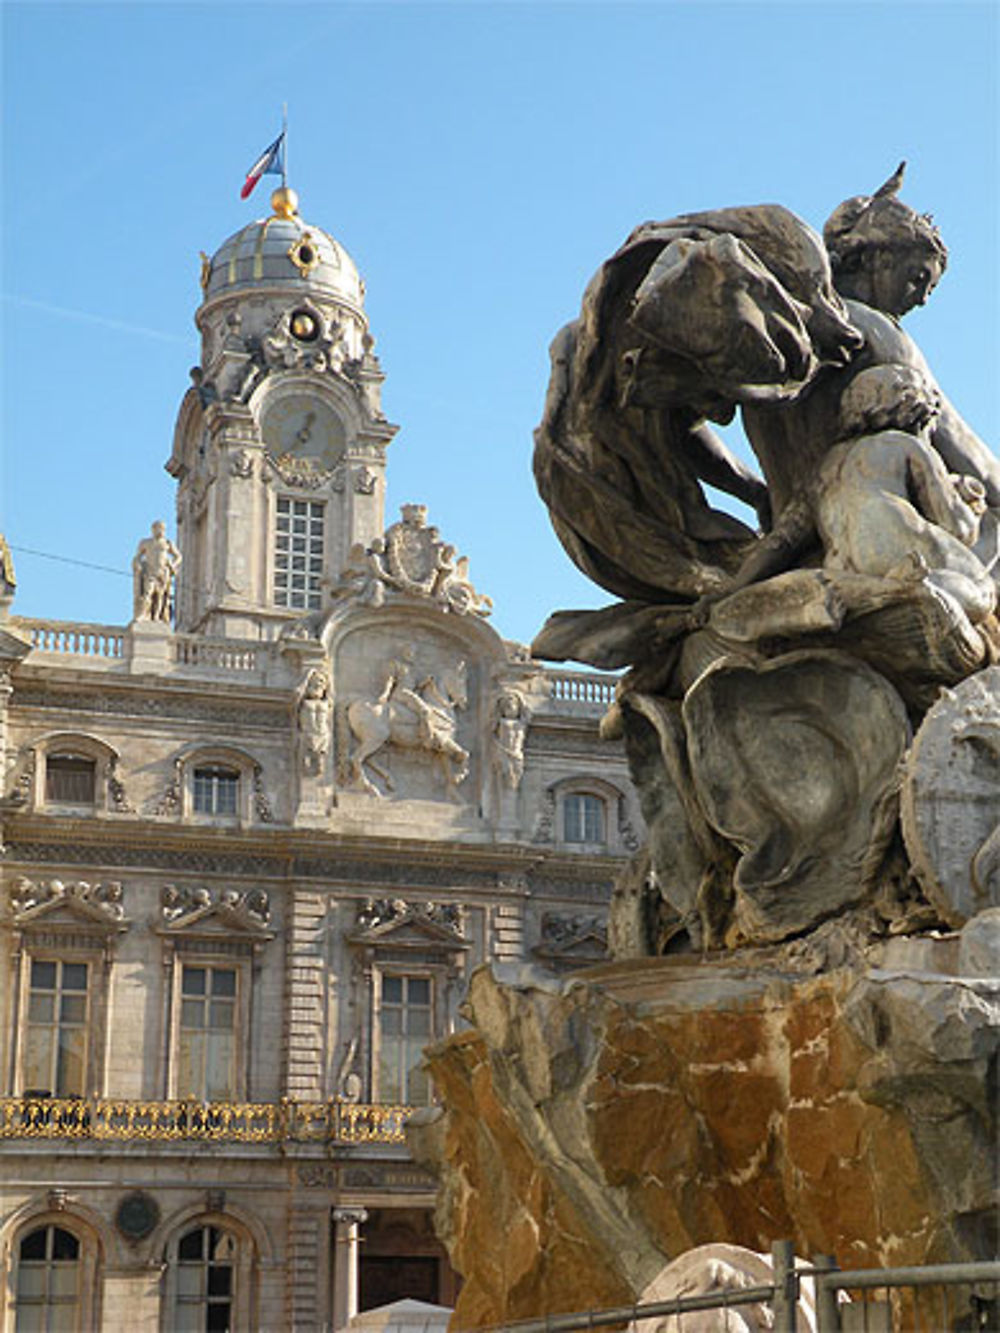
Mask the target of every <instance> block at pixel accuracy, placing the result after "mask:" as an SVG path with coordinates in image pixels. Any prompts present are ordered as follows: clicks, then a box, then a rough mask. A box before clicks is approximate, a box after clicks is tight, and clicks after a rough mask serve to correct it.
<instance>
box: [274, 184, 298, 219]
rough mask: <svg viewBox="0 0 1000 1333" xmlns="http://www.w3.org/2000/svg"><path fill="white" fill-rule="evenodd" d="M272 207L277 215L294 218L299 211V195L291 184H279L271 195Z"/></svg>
mask: <svg viewBox="0 0 1000 1333" xmlns="http://www.w3.org/2000/svg"><path fill="white" fill-rule="evenodd" d="M271 207H272V208H273V209H274V213H275V216H276V217H279V218H293V217H295V215H296V213H298V211H299V196H298V195H297V194H296V193H295V191H294V190H293V189H292V188H291V187H290V186H288V185H282V186H279V188H278V189H277V190H275V191H274V193H273V194H272V195H271Z"/></svg>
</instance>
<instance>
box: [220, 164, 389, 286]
mask: <svg viewBox="0 0 1000 1333" xmlns="http://www.w3.org/2000/svg"><path fill="white" fill-rule="evenodd" d="M271 203H272V205H273V207H274V213H272V215H271V216H270V217H268V218H261V219H258V220H257V221H256V222H250V223H248V224H247V226H245V227H243V228H242V229H241V230H240V231H238V232H236V233H235V234H234V235H232V236H230V237H229V239H228V240H227V241H223V243H222V245H220V246H219V248H218V250H217V251H216V252H215V254H214V255H213V256H212V258H211V259H210V260H206V261H205V267H204V271H203V274H202V288H203V290H204V293H205V301H206V302H207V301H211V300H213V298H215V297H217V296H224V295H227V294H228V293H229V292H238V291H246V290H248V289H250V288H254V287H273V286H281V287H286V286H287V287H290V288H293V289H294V288H299V289H301V291H302V292H303V294H306V293H314V294H315V295H317V296H324V295H325V296H337V297H340V298H341V299H346V300H347V301H350V302H351V304H352V305H356V306H361V304H362V302H363V299H364V289H363V287H362V283H361V278H360V276H359V274H358V270H357V268H356V267H355V265H354V261H353V259H351V256H350V255H349V254H348V253H347V251H346V250H345V249H344V247H343V246H342V245H340V244H339V243H338V242H337V241H335V240H334V239H333V237H332V236H330V235H328V234H327V233H326V232H325V231H322V230H321V229H320V228H319V227H314V226H312V225H310V224H309V223H308V222H305V221H304V220H303V219H302V218H301V217H299V215H298V212H297V208H298V198H297V196H296V194H295V191H294V190H289V189H284V188H283V189H280V190H275V191H274V194H273V195H272V196H271Z"/></svg>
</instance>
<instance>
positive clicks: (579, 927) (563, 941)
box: [541, 912, 608, 948]
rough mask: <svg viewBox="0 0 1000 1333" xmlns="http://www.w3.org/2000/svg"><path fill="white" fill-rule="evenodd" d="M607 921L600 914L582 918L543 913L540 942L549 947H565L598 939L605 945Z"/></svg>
mask: <svg viewBox="0 0 1000 1333" xmlns="http://www.w3.org/2000/svg"><path fill="white" fill-rule="evenodd" d="M607 935H608V929H607V921H606V920H605V918H604V916H603V915H602V914H600V913H593V914H591V915H589V916H583V915H581V914H579V913H572V912H545V913H543V915H542V931H541V942H542V944H543V945H547V946H549V947H555V946H558V947H559V948H564V947H565V946H567V945H572V944H573V943H575V942H577V941H579V940H584V939H589V938H591V937H598V938H600V939H601V940H603V941H604V943H605V944H606V943H607Z"/></svg>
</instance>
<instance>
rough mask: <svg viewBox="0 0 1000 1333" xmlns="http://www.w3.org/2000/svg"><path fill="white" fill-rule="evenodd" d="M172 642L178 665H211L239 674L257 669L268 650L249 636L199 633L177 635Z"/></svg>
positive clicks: (211, 667)
mask: <svg viewBox="0 0 1000 1333" xmlns="http://www.w3.org/2000/svg"><path fill="white" fill-rule="evenodd" d="M171 642H172V643H173V645H174V660H175V662H176V663H177V665H178V666H189V667H209V668H210V669H212V670H214V671H228V672H232V673H234V674H239V675H244V674H246V673H249V672H255V671H257V670H258V669H259V666H260V659H261V656H262V655H264V654H266V651H267V650H266V648H263V649H262V647H261V646H260V645H258V644H255V643H248V642H247V641H246V640H245V639H206V638H202V636H201V635H199V634H175V635H174V636H173V638H172V640H171Z"/></svg>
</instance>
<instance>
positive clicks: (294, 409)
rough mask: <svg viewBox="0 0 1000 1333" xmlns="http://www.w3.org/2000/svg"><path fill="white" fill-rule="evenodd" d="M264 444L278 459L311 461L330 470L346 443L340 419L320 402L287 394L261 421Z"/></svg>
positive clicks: (273, 404)
mask: <svg viewBox="0 0 1000 1333" xmlns="http://www.w3.org/2000/svg"><path fill="white" fill-rule="evenodd" d="M261 431H262V433H263V436H264V442H265V443H266V444H267V447H268V449H270V451H271V453H272V454H276V455H277V456H278V457H280V456H281V455H282V454H291V455H292V456H293V457H294V458H311V459H314V460H315V461H316V462H317V463H318V464H319V465H320V466H321V467H325V468H332V467H333V466H334V465H335V464H336V463H337V462H338V460H339V459H340V457H341V456H342V454H343V452H344V446H345V444H346V443H347V440H346V436H345V432H344V427H343V424H342V423H341V421H340V418H339V417H338V416H337V414H336V413H335V412H334V411H333V410H332V408H330V407H328V406H327V404H326V403H324V402H323V400H322V399H321V398H311V397H309V395H308V394H289V395H288V396H287V397H285V398H280V399H278V401H277V402H275V403H271V404H270V406H269V407H268V408H267V411H266V412H265V414H264V417H263V420H262V421H261Z"/></svg>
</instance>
